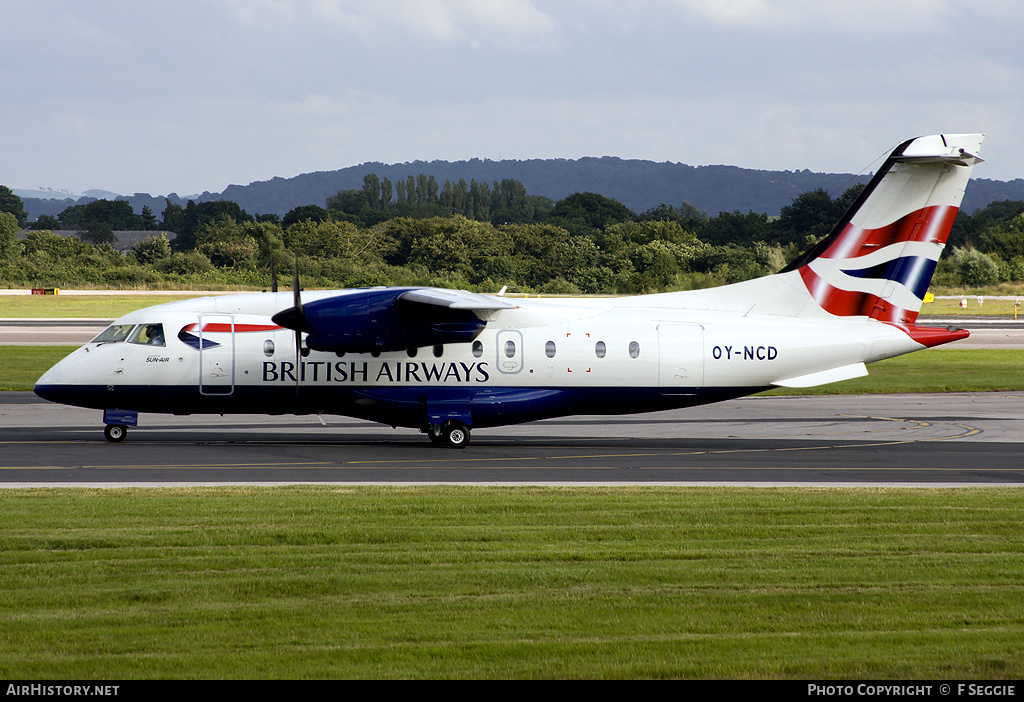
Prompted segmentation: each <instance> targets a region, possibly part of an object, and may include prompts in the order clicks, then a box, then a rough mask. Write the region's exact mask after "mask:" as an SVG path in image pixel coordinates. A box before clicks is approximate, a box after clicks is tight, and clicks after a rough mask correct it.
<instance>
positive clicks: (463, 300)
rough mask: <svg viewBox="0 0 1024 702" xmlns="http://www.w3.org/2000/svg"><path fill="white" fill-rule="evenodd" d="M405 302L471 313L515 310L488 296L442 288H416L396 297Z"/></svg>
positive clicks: (508, 304) (512, 306)
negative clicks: (470, 311)
mask: <svg viewBox="0 0 1024 702" xmlns="http://www.w3.org/2000/svg"><path fill="white" fill-rule="evenodd" d="M398 299H399V300H404V301H406V302H419V303H421V304H424V305H435V306H437V307H447V308H448V309H451V310H472V311H473V312H496V311H498V310H512V309H515V307H516V306H515V305H513V304H512V303H511V302H509V301H508V300H501V299H499V298H496V297H492V296H490V295H481V294H480V293H472V292H467V291H466V290H447V289H444V288H417V289H415V290H408V291H406V292H404V293H402V294H401V295H399V296H398Z"/></svg>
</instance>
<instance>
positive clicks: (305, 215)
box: [281, 205, 331, 229]
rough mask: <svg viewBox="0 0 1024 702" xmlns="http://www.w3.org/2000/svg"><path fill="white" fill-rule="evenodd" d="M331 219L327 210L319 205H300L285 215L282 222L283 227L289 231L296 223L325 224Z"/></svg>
mask: <svg viewBox="0 0 1024 702" xmlns="http://www.w3.org/2000/svg"><path fill="white" fill-rule="evenodd" d="M330 218H331V215H330V214H329V213H328V212H327V210H325V209H324V208H323V207H320V206H319V205H300V206H299V207H294V208H292V209H291V210H289V211H288V212H287V213H285V216H284V219H282V220H281V226H282V227H284V228H285V229H288V227H290V226H292V225H293V224H295V223H296V222H305V221H310V222H323V221H325V220H328V219H330Z"/></svg>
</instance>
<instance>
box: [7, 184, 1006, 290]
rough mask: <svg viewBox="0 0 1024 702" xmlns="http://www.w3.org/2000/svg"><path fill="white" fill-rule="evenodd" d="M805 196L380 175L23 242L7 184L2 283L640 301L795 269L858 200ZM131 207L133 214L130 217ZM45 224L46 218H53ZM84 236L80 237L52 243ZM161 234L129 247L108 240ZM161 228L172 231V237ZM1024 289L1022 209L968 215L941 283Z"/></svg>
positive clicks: (117, 207) (111, 213) (82, 220)
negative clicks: (667, 199)
mask: <svg viewBox="0 0 1024 702" xmlns="http://www.w3.org/2000/svg"><path fill="white" fill-rule="evenodd" d="M862 188H863V186H855V187H853V188H850V189H848V190H847V191H846V192H844V193H842V194H841V195H840V196H838V197H835V198H833V197H832V196H830V195H829V194H828V193H827V192H825V191H824V190H820V189H819V190H813V191H810V192H807V193H803V194H801V195H799V196H797V197H796V198H794V200H793V202H792V203H791V204H790V205H789V206H787V207H784V208H783V209H782V211H781V213H780V216H779V217H776V218H769V217H768V216H767V215H765V214H763V213H755V212H748V213H746V214H743V213H740V212H737V211H734V212H722V213H719V215H718V216H715V217H710V216H708V215H707V214H706V213H704V212H701V211H699V210H698V209H697V208H695V207H693V206H692V205H690V204H689V203H686V202H683V203H681V204H680V205H679V206H675V205H667V204H662V205H660V206H658V207H655V208H651V209H650V210H648V211H646V212H643V213H639V214H638V213H635V212H633V211H631V210H629V209H628V208H626V207H625V206H624V205H622V203H620V202H618V201H616V200H614V199H612V198H607V197H604V196H602V195H598V194H595V193H575V194H573V195H570V196H568V197H566V198H564V199H562V200H560V201H558V202H552V201H551V200H550V199H548V198H543V197H537V196H530V195H529V194H528V193H527V192H526V190H525V188H524V187H523V186H522V184H521V183H518V182H517V181H512V180H505V181H496V182H494V183H492V184H485V183H477V182H475V181H473V182H470V183H468V184H467V183H465V182H464V181H460V182H458V183H452V182H450V181H445V183H444V184H443V185H439V184H438V183H437V182H436V180H434V179H433V178H432V177H431V176H428V175H420V176H417V177H409V178H407V179H404V180H403V181H402V182H401V184H400V185H399V184H398V183H391V182H390V181H388V179H387V178H383V179H381V178H378V177H377V176H376V175H375V174H370V175H368V176H366V178H365V179H364V184H363V187H362V188H360V189H353V190H342V191H339V192H338V193H337V194H335V195H333V196H331V197H330V198H328V199H327V201H326V202H325V203H324V206H322V207H321V206H317V205H308V206H304V207H298V208H295V209H293V210H292V211H290V212H288V213H287V214H286V215H285V216H284V217H283V218H279V217H277V216H276V215H250V214H248V213H246V212H245V211H244V210H242V209H241V208H240V207H239V206H238V205H237V204H236V203H234V202H230V201H226V200H221V201H214V202H202V203H195V202H193V201H189V202H188V203H187V205H184V206H182V205H177V204H173V203H171V202H170V201H168V202H167V203H166V208H165V209H164V211H163V213H162V215H161V219H160V220H157V219H156V217H155V216H153V215H152V213H151V212H146V211H145V210H144V212H143V213H142V214H135V213H134V212H132V211H131V207H130V206H129V205H128V203H126V202H123V201H105V200H98V201H95V202H91V203H88V204H85V205H75V206H72V207H69V208H67V209H66V210H65V211H64V212H62V213H61V214H60V215H59V216H58V217H57V218H56V220H57V221H56V223H54V222H44V223H43V224H51V225H52V224H57V225H59V226H50V227H40V226H39V225H40V223H39V222H36V223H33V224H32V225H29V228H30V230H29V231H28V232H27V234H26V235H25V237H24V239H23V240H19V239H18V237H17V231H18V229H19V227H20V226H24V225H25V224H27V223H25V222H24V217H23V216H22V218H21V219H19V215H18V210H19V209H20V210H21V213H22V215H23V209H21V208H20V207H19V205H20V203H19V202H16V200H17V198H16V196H14V197H13V198H12V197H11V195H13V193H10V191H9V189H5V188H4V187H3V186H0V281H2V282H0V284H6V285H8V286H32V287H39V286H54V287H70V286H75V285H87V286H110V287H140V286H141V287H184V288H188V287H199V288H203V287H214V288H216V287H244V288H267V287H269V286H270V285H271V281H272V278H273V277H274V276H275V275H276V274H279V273H282V272H283V273H284V275H285V276H290V271H291V268H292V265H293V262H297V263H298V266H299V269H300V271H301V273H302V280H303V285H304V286H305V287H325V288H335V287H364V286H373V285H431V286H442V287H456V288H465V289H470V290H478V291H484V292H487V291H495V290H497V289H499V288H501V287H503V286H508V288H509V289H510V290H511V291H519V292H527V293H531V292H535V293H572V294H576V293H583V294H634V293H644V292H656V291H664V290H683V289H694V288H701V287H708V286H711V285H720V284H726V283H731V282H737V281H739V280H745V279H748V278H752V277H757V276H760V275H765V274H768V273H773V272H775V271H777V270H779V269H780V268H782V267H783V266H784V265H785V264H786V263H787V262H788V261H790V260H793V259H794V258H795V257H796V256H797V255H799V254H800V253H801V252H802V251H804V250H806V249H807V248H809V247H810V246H813V244H814V243H816V242H817V241H819V240H820V239H821V238H823V237H825V236H827V235H828V233H829V232H830V231H831V228H832V226H833V225H834V223H835V222H836V221H838V220H839V219H840V217H841V216H842V214H843V213H844V212H845V211H846V209H847V208H848V207H849V206H850V204H851V203H852V202H853V201H854V200H855V199H856V198H857V196H858V195H859V193H860V192H861V190H862ZM126 208H127V209H126ZM40 219H42V218H40ZM60 228H78V229H80V230H81V231H82V233H80V234H79V236H78V237H71V238H69V237H63V236H60V235H58V234H54V233H53V230H55V229H60ZM123 229H132V230H162V231H161V233H158V234H155V235H154V236H152V237H150V238H148V239H145V240H143V241H140V242H138V243H136V244H134V245H133V246H132V247H131V249H130V250H128V251H126V252H123V253H121V252H118V251H116V250H115V249H114V248H113V247H112V246H111V240H110V239H108V238H102V237H100V236H99V235H101V234H102V235H104V236H106V234H107V233H108V232H109V233H112V232H113V231H117V230H123ZM162 232H172V233H174V234H175V236H174V238H173V239H170V240H169V239H168V238H166V237H165V236H164V234H163V233H162ZM1020 281H1024V202H1019V201H1003V202H997V203H992V204H990V205H989V206H988V207H986V208H984V209H982V210H979V211H977V212H975V213H974V214H973V215H967V214H965V213H961V214H960V215H959V216H958V218H957V220H956V223H955V225H954V230H953V233H952V235H951V237H950V244H949V245H948V246H947V250H946V254H945V255H944V256H943V258H942V260H941V261H940V264H939V267H938V269H937V271H936V278H935V284H937V285H943V286H949V287H970V288H976V287H983V286H992V285H996V284H998V283H1000V282H1020Z"/></svg>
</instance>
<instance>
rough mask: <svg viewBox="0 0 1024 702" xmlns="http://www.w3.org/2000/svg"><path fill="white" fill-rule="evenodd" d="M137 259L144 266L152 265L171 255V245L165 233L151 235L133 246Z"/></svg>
mask: <svg viewBox="0 0 1024 702" xmlns="http://www.w3.org/2000/svg"><path fill="white" fill-rule="evenodd" d="M132 253H133V254H135V260H136V261H138V262H139V263H141V264H142V265H144V266H152V265H155V264H157V263H159V262H160V261H163V260H164V259H165V258H168V257H169V256H170V255H171V245H170V244H169V243H168V241H167V237H165V236H164V235H163V234H159V235H157V236H151V237H149V238H148V239H144V240H143V241H140V242H138V243H137V244H135V246H133V247H132Z"/></svg>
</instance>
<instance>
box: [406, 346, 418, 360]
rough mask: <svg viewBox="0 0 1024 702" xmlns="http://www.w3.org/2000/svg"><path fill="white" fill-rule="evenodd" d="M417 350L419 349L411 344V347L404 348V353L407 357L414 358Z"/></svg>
mask: <svg viewBox="0 0 1024 702" xmlns="http://www.w3.org/2000/svg"><path fill="white" fill-rule="evenodd" d="M419 352H420V350H419V349H418V348H416V347H415V346H413V347H412V348H411V349H406V350H405V355H406V356H408V357H409V358H416V354H418V353H419Z"/></svg>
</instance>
